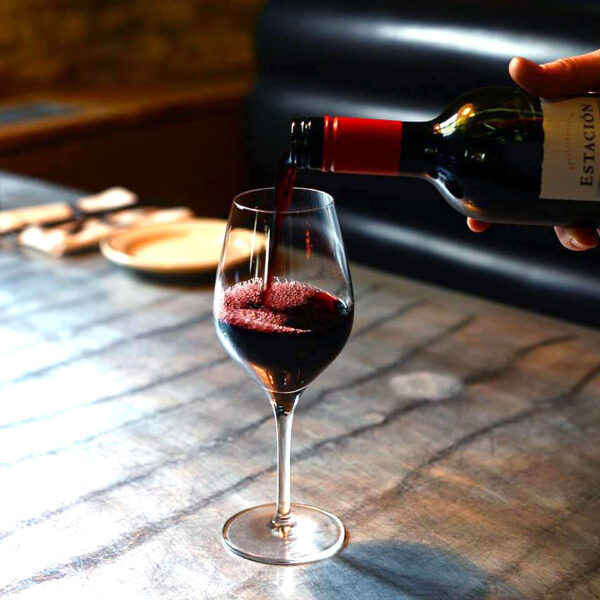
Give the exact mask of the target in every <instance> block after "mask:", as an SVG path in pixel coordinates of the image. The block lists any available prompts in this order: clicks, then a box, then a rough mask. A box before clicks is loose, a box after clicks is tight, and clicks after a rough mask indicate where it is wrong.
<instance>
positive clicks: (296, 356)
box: [214, 188, 354, 565]
mask: <svg viewBox="0 0 600 600" xmlns="http://www.w3.org/2000/svg"><path fill="white" fill-rule="evenodd" d="M274 206H275V191H274V188H265V189H259V190H253V191H249V192H245V193H242V194H240V195H239V196H237V197H236V198H234V201H233V205H232V207H231V212H230V214H229V221H228V225H227V231H226V234H225V239H224V243H223V251H222V255H221V260H220V263H219V268H218V272H217V280H216V285H215V297H214V318H215V326H216V330H217V334H218V336H219V339H220V340H221V343H222V344H223V346H225V348H226V350H227V351H228V352H229V354H230V355H231V356H232V357H233V358H234V359H235V360H236V361H238V362H239V363H241V364H242V365H243V366H244V367H245V368H246V370H247V371H248V372H249V373H250V375H251V376H252V377H253V378H254V379H255V380H256V381H257V382H258V383H259V385H260V386H261V387H262V388H263V389H264V390H265V391H266V393H267V396H268V398H269V400H270V402H271V405H272V408H273V412H274V414H275V425H276V431H277V479H278V485H277V501H276V503H275V504H265V505H262V506H256V507H253V508H248V509H246V510H243V511H242V512H240V513H238V514H236V515H234V516H233V517H231V518H230V519H229V520H228V521H227V522H226V523H225V525H224V527H223V539H224V541H225V544H226V545H227V547H228V548H229V549H230V550H232V551H233V552H235V553H236V554H238V555H240V556H243V557H245V558H249V559H251V560H255V561H259V562H264V563H269V564H279V565H291V564H299V563H310V562H315V561H318V560H322V559H324V558H327V557H329V556H332V555H333V554H335V553H336V552H337V551H338V550H339V549H340V548H341V547H342V544H343V542H344V538H345V530H344V526H343V525H342V523H341V521H340V520H339V519H338V518H337V517H336V516H334V515H332V514H331V513H329V512H327V511H325V510H322V509H320V508H315V507H313V506H307V505H304V504H291V503H290V448H291V433H292V419H293V416H294V408H295V407H296V404H297V403H298V400H299V398H300V396H301V395H302V393H303V392H304V390H305V389H306V386H307V385H308V384H309V383H310V382H311V381H313V380H314V379H315V378H316V377H317V375H319V373H321V371H323V369H325V367H326V366H327V365H328V364H329V363H331V361H333V360H334V358H335V357H336V356H337V355H338V354H339V353H340V351H341V350H342V348H343V347H344V345H345V343H346V341H347V339H348V336H349V335H350V330H351V329H352V321H353V316H354V300H353V293H352V283H351V280H350V273H349V270H348V265H347V263H346V256H345V251H344V244H343V242H342V237H341V234H340V228H339V224H338V220H337V215H336V212H335V206H334V202H333V198H332V197H331V196H330V195H329V194H326V193H324V192H320V191H318V190H310V189H302V188H294V190H293V193H292V197H291V202H290V205H289V207H288V208H287V209H286V210H285V211H279V212H278V213H277V215H276V212H275V210H274ZM275 229H276V230H277V234H276V235H275ZM248 254H249V256H248Z"/></svg>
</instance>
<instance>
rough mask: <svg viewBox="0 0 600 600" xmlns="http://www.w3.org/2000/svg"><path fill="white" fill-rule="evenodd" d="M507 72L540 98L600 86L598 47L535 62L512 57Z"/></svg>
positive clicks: (558, 95) (595, 89)
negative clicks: (588, 50) (553, 59)
mask: <svg viewBox="0 0 600 600" xmlns="http://www.w3.org/2000/svg"><path fill="white" fill-rule="evenodd" d="M508 71H509V73H510V76H511V77H512V78H513V79H514V81H515V83H517V84H518V85H519V86H521V87H522V88H523V89H524V90H526V91H527V92H529V93H530V94H533V95H534V96H540V97H542V98H557V97H560V96H568V95H570V94H581V93H583V92H590V91H597V90H600V50H596V51H594V52H590V53H589V54H581V55H580V56H571V57H570V58H561V59H560V60H555V61H554V62H551V63H547V64H545V65H537V64H535V63H534V62H532V61H530V60H527V59H525V58H520V57H515V58H513V59H512V60H511V61H510V64H509V65H508Z"/></svg>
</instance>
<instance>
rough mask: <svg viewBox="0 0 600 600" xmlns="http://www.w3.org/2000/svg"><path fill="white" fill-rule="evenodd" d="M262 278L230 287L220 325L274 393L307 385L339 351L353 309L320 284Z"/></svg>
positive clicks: (234, 349)
mask: <svg viewBox="0 0 600 600" xmlns="http://www.w3.org/2000/svg"><path fill="white" fill-rule="evenodd" d="M262 288H263V281H262V279H255V280H249V281H244V282H241V283H238V284H236V285H234V286H232V287H230V288H228V289H227V290H226V291H225V294H224V297H223V302H222V305H221V311H220V314H219V316H218V319H217V328H218V329H219V333H220V334H221V339H222V340H223V341H224V342H225V343H226V344H227V346H228V347H229V349H230V351H231V352H232V353H233V354H235V356H236V357H237V358H238V360H239V361H240V362H242V363H244V364H246V365H247V366H248V367H249V368H251V369H252V371H253V372H254V373H255V374H256V375H257V376H258V378H259V379H260V381H261V382H262V384H263V385H264V386H265V387H266V388H267V389H270V390H272V391H274V392H293V391H297V390H300V389H303V388H305V387H306V386H307V385H308V384H309V383H310V382H311V381H313V379H315V377H317V375H319V373H321V371H323V369H324V368H325V367H326V366H327V365H328V364H329V363H331V362H332V361H333V359H334V358H335V357H336V356H337V355H338V354H339V353H340V351H341V350H342V348H343V347H344V344H345V343H346V340H347V339H348V336H349V335H350V330H351V329H352V320H353V308H352V306H348V305H347V304H345V303H344V302H343V301H342V300H340V299H339V298H336V297H335V296H333V295H332V294H329V293H327V292H324V291H323V290H320V289H319V288H317V287H314V286H311V285H307V284H304V283H300V282H297V281H280V280H278V279H277V278H274V279H273V281H272V283H271V288H270V296H269V304H268V305H267V304H265V303H263V301H262Z"/></svg>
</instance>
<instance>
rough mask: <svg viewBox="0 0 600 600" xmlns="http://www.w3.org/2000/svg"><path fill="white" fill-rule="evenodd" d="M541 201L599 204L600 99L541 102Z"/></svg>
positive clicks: (583, 98) (585, 98)
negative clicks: (542, 117) (542, 146)
mask: <svg viewBox="0 0 600 600" xmlns="http://www.w3.org/2000/svg"><path fill="white" fill-rule="evenodd" d="M542 110H543V113H544V159H543V162H542V187H541V190H540V197H541V198H550V199H557V200H596V201H600V192H599V183H600V147H599V146H598V144H599V143H600V99H599V98H590V97H579V98H569V99H567V100H542Z"/></svg>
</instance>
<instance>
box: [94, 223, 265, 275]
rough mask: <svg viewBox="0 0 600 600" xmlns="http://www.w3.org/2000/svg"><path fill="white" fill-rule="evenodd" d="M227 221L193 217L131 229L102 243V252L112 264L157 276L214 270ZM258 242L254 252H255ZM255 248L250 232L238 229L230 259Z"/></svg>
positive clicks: (230, 251) (235, 258) (245, 256)
mask: <svg viewBox="0 0 600 600" xmlns="http://www.w3.org/2000/svg"><path fill="white" fill-rule="evenodd" d="M226 227H227V222H226V221H223V220H221V219H190V220H188V221H183V222H179V223H167V224H164V225H153V226H150V227H140V228H136V229H129V230H127V231H123V232H120V233H115V234H113V235H111V236H109V237H107V238H106V239H104V240H103V241H102V242H101V244H100V249H101V250H102V254H104V256H105V257H106V258H107V259H108V260H110V261H111V262H113V263H116V264H118V265H120V266H122V267H127V268H129V269H133V270H136V271H142V272H144V273H152V274H156V275H191V274H195V273H205V272H208V271H214V270H216V268H217V265H218V264H219V258H220V256H221V247H222V245H223V237H224V235H225V229H226ZM256 250H257V248H256V241H255V246H254V252H256ZM251 251H252V235H251V232H250V231H247V232H246V231H245V230H236V237H235V245H234V247H230V249H229V251H228V262H229V263H230V264H231V263H232V262H238V261H242V260H244V259H247V258H248V257H249V256H250V253H251Z"/></svg>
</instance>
